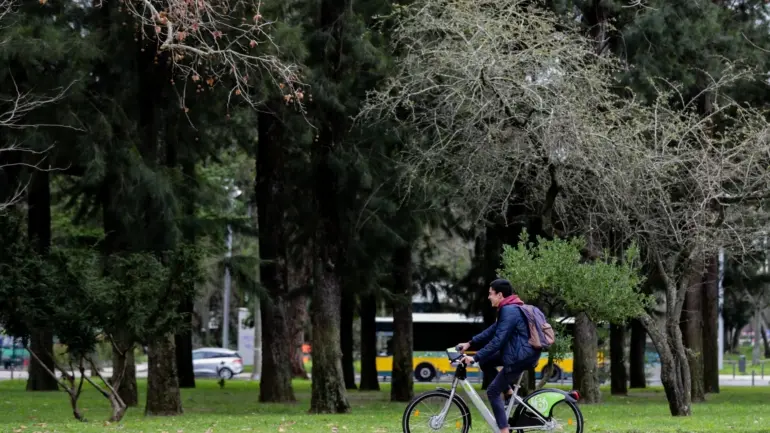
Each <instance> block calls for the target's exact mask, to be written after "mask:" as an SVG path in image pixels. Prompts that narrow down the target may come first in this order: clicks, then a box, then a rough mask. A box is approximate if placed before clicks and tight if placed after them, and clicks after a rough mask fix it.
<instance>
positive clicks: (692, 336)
mask: <svg viewBox="0 0 770 433" xmlns="http://www.w3.org/2000/svg"><path fill="white" fill-rule="evenodd" d="M701 269H702V267H701V266H698V267H694V268H693V270H692V275H691V277H690V282H689V287H688V288H687V294H686V295H685V301H684V308H683V309H682V318H681V325H680V327H681V330H682V342H683V343H684V347H685V348H686V351H687V359H688V362H689V366H690V381H691V388H690V396H691V397H690V398H691V400H692V402H695V403H699V402H702V401H704V400H705V399H706V393H705V388H704V386H703V316H702V314H701V308H702V307H703V300H702V296H701V294H702V293H703V288H702V284H701V282H702V273H701Z"/></svg>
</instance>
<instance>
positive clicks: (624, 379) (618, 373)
mask: <svg viewBox="0 0 770 433" xmlns="http://www.w3.org/2000/svg"><path fill="white" fill-rule="evenodd" d="M625 342H626V326H625V325H614V324H613V325H610V392H611V394H612V395H626V394H628V375H627V374H626V356H625V345H626V344H625Z"/></svg>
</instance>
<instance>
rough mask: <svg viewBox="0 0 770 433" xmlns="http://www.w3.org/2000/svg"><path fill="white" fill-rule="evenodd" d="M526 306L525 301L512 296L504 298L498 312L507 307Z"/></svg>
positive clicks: (498, 305) (498, 306)
mask: <svg viewBox="0 0 770 433" xmlns="http://www.w3.org/2000/svg"><path fill="white" fill-rule="evenodd" d="M511 304H514V305H524V301H522V300H521V298H519V296H518V295H511V296H509V297H507V298H504V299H503V300H502V301H500V303H499V304H497V310H498V311H499V310H500V309H501V308H503V307H505V306H506V305H511Z"/></svg>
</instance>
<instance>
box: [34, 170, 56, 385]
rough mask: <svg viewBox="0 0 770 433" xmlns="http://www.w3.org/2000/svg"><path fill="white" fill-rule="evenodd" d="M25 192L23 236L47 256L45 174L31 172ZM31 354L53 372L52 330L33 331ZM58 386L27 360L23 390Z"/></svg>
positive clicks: (48, 192)
mask: <svg viewBox="0 0 770 433" xmlns="http://www.w3.org/2000/svg"><path fill="white" fill-rule="evenodd" d="M28 188H29V189H28V191H27V194H28V195H27V204H28V208H27V233H28V237H29V241H30V242H31V243H32V245H33V247H34V249H35V252H37V253H38V254H40V255H47V254H48V251H49V250H50V248H51V186H50V177H49V175H48V172H47V171H35V172H33V173H32V179H31V181H30V184H29V187H28ZM30 346H31V348H32V350H33V351H35V352H36V353H39V354H41V356H40V360H41V361H42V362H44V363H45V366H46V367H48V369H49V370H53V369H54V362H53V359H52V358H51V356H50V354H51V353H52V352H53V331H52V330H50V329H45V328H41V329H34V330H33V331H32V335H31V338H30ZM58 388H59V385H58V384H57V383H56V379H55V378H53V377H51V375H50V374H48V372H47V371H46V369H45V368H43V367H42V366H41V365H39V364H38V361H37V359H35V358H32V359H30V361H29V378H28V379H27V391H56V390H57V389H58Z"/></svg>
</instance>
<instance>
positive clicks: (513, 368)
mask: <svg viewBox="0 0 770 433" xmlns="http://www.w3.org/2000/svg"><path fill="white" fill-rule="evenodd" d="M539 358H540V355H539V354H538V355H533V356H532V357H530V358H527V359H524V360H521V361H518V362H516V363H514V364H513V365H506V366H503V362H502V357H501V355H500V354H499V353H498V354H497V355H495V357H493V358H491V359H490V360H488V361H486V362H484V363H483V364H481V365H479V368H481V371H482V372H483V373H484V375H487V374H488V375H490V376H489V377H494V379H493V380H492V383H490V384H489V386H488V387H487V398H488V399H489V404H490V405H491V406H492V413H493V414H494V415H495V421H497V427H499V428H500V429H504V428H506V427H508V419H507V418H506V417H505V401H504V400H503V396H502V394H503V392H507V391H508V390H509V389H511V384H512V383H513V382H515V381H517V380H518V379H519V376H521V373H523V372H524V371H525V370H527V369H528V368H530V367H532V366H534V365H535V364H536V363H537V361H538V359H539ZM499 366H503V368H502V370H500V371H499V372H498V371H497V367H499Z"/></svg>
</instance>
